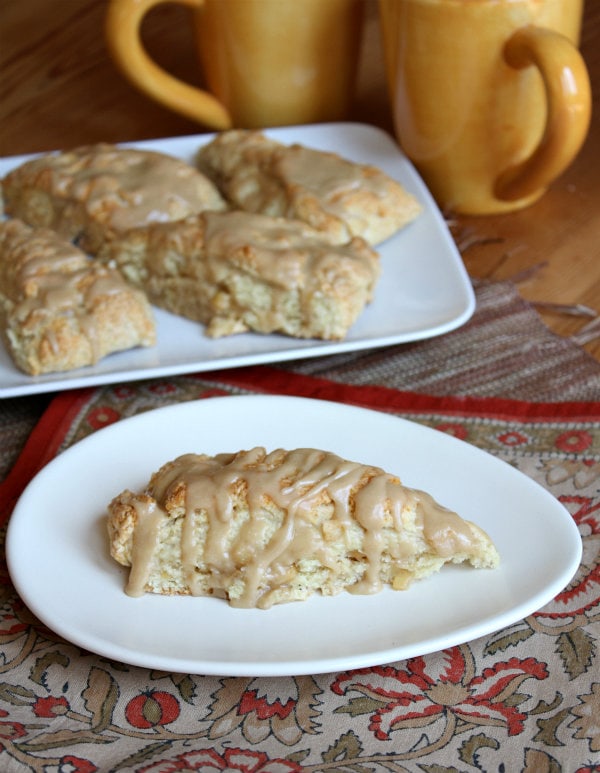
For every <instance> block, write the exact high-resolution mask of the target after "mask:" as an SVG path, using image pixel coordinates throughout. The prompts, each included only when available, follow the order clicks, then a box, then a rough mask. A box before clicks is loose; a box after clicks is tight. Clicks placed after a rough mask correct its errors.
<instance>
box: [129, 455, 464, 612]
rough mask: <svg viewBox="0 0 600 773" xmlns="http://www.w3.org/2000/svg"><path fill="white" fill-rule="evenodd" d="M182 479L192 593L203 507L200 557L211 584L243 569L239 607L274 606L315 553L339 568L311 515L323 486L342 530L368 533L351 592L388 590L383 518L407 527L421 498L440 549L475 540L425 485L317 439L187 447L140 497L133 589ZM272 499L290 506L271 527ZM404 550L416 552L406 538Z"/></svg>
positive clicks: (184, 554) (222, 583)
mask: <svg viewBox="0 0 600 773" xmlns="http://www.w3.org/2000/svg"><path fill="white" fill-rule="evenodd" d="M240 481H243V485H244V486H245V489H246V496H247V503H248V511H249V517H248V518H247V520H246V521H245V522H244V523H242V524H241V525H239V530H238V531H237V535H236V537H235V538H234V540H233V542H232V541H231V527H232V523H233V521H234V519H235V518H236V517H237V514H236V513H235V511H234V508H233V498H232V496H231V492H232V490H233V489H234V488H235V487H236V485H239V482H240ZM182 483H183V484H184V486H185V492H186V493H185V520H184V526H183V530H182V535H181V560H182V564H183V567H184V572H185V578H186V582H187V585H188V587H189V590H190V592H191V594H192V595H200V594H201V593H202V591H201V590H200V589H199V587H198V583H197V573H196V570H195V567H196V562H197V558H198V549H197V547H196V545H195V543H194V536H193V521H194V519H193V517H191V516H192V514H193V513H197V512H199V511H204V512H205V513H206V514H207V517H208V533H207V537H206V542H205V546H204V555H203V559H204V563H205V564H206V566H207V567H208V569H209V571H210V573H211V582H212V584H213V586H214V588H215V589H217V590H218V589H221V590H223V589H225V588H226V587H227V585H228V583H229V582H230V581H231V578H232V576H233V575H235V574H236V573H239V571H240V569H241V570H242V573H243V577H244V580H245V583H244V588H243V592H242V594H241V596H240V597H239V598H237V599H230V603H231V604H232V605H233V606H238V607H261V608H267V607H269V606H270V605H271V602H270V599H269V595H270V593H271V592H272V591H273V590H275V589H277V588H279V587H281V586H282V585H285V583H286V581H287V580H289V570H290V568H291V567H293V566H294V564H295V562H297V561H298V560H299V559H301V558H306V557H311V556H314V557H317V558H318V559H319V561H320V562H321V563H322V564H324V565H326V566H328V567H329V568H330V569H331V570H332V571H334V572H335V571H336V566H335V560H334V556H333V554H332V553H331V551H330V550H329V548H328V544H327V541H326V540H325V539H324V537H323V534H322V532H321V530H320V529H319V528H318V527H316V526H315V525H314V524H313V523H312V522H311V520H310V517H309V516H310V514H311V511H312V510H313V508H314V506H315V504H316V503H317V502H322V501H323V497H324V495H325V499H329V501H330V502H331V503H332V504H333V508H334V512H333V516H332V518H334V519H336V520H337V522H338V524H339V525H340V526H341V533H342V534H347V533H348V527H349V526H350V524H351V523H352V521H355V522H357V523H358V524H359V525H360V527H361V528H362V530H363V532H364V537H363V544H362V552H363V553H364V555H365V557H366V559H367V568H366V571H365V574H364V576H363V578H362V579H361V580H360V581H358V582H356V583H355V584H353V585H352V586H350V587H349V588H347V590H349V591H351V592H353V593H375V592H377V591H379V590H380V589H381V587H382V581H381V579H380V565H381V557H382V554H383V551H384V550H385V549H386V544H385V538H384V534H383V526H384V522H385V521H386V520H388V519H389V514H391V517H392V519H393V523H394V527H395V529H396V530H398V531H401V528H402V526H401V524H402V511H403V509H404V508H405V507H406V506H407V505H409V504H414V505H416V508H417V519H418V521H420V523H421V524H422V526H423V529H424V536H425V539H426V541H427V542H428V543H429V544H430V546H431V547H432V549H433V550H435V551H436V552H437V554H438V555H440V556H450V555H451V554H453V553H454V552H455V551H457V550H460V551H461V552H464V553H469V552H473V551H474V549H475V546H474V539H473V534H472V533H471V531H470V528H469V526H468V523H467V522H465V521H463V519H461V518H460V517H459V516H458V515H456V513H453V512H451V511H450V510H447V509H446V508H444V507H442V506H441V505H439V504H437V502H435V500H434V499H433V498H432V497H431V496H429V495H428V494H425V493H423V492H421V491H417V490H414V489H409V488H406V487H404V486H402V485H401V484H400V481H399V480H398V479H397V478H396V477H394V476H392V475H389V474H387V473H385V472H384V471H383V470H381V469H380V468H378V467H371V466H366V465H363V464H359V463H356V462H350V461H346V460H344V459H342V458H340V457H339V456H336V455H335V454H333V453H329V452H325V451H320V450H316V449H310V448H300V449H296V450H293V451H285V450H283V449H277V450H275V451H272V452H271V453H268V454H267V453H266V451H265V449H264V448H261V447H257V448H253V449H251V450H249V451H240V452H239V453H236V454H219V455H217V456H215V457H210V458H209V457H205V456H199V455H196V454H185V455H183V456H181V457H179V458H178V459H176V460H175V461H174V462H172V463H170V464H168V465H165V467H164V468H163V469H162V470H161V471H159V473H158V474H157V475H156V476H154V478H153V480H152V481H151V486H150V488H149V490H148V492H147V493H148V494H149V495H150V496H146V497H137V498H136V499H135V507H136V510H137V516H138V522H137V528H136V530H135V532H134V542H133V551H132V562H131V563H132V571H131V573H130V577H129V583H128V586H127V593H128V594H129V595H132V596H139V595H142V594H143V593H144V587H145V584H146V582H147V579H148V577H149V574H150V571H151V564H152V559H153V555H154V552H155V550H156V547H157V544H158V540H159V531H160V525H161V521H162V520H163V519H165V518H169V517H172V516H169V514H168V512H167V511H166V510H164V509H163V508H162V507H161V505H160V503H161V502H165V500H166V499H168V497H169V496H170V494H172V492H173V488H174V487H179V486H181V484H182ZM269 499H270V500H272V502H274V503H275V505H276V506H277V507H278V508H280V509H281V510H282V511H283V512H284V513H285V515H284V517H283V521H282V522H281V524H280V525H279V526H278V527H277V528H276V529H275V531H274V533H273V534H271V535H270V536H268V529H269V525H270V523H271V521H270V519H269V517H268V514H267V513H266V511H265V502H266V501H268V500H269ZM261 545H264V547H260V546H261ZM406 551H407V554H410V553H412V550H411V549H410V547H409V546H408V545H407V546H406ZM396 557H399V556H396Z"/></svg>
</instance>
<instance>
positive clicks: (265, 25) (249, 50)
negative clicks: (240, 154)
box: [106, 0, 362, 129]
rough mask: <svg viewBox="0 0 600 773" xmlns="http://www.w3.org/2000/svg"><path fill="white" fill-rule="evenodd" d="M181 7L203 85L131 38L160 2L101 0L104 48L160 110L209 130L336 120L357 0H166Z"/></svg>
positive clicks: (358, 17)
mask: <svg viewBox="0 0 600 773" xmlns="http://www.w3.org/2000/svg"><path fill="white" fill-rule="evenodd" d="M175 1H176V2H178V3H180V4H182V5H187V6H190V7H191V8H192V9H193V12H194V27H195V34H196V39H197V43H198V54H199V58H200V66H201V69H202V73H203V76H204V79H205V81H206V85H207V89H208V90H202V89H199V88H196V87H194V86H192V85H190V84H188V83H184V82H183V81H181V80H179V79H177V78H175V77H174V76H173V75H171V74H169V73H168V72H166V71H165V70H164V69H163V68H161V67H159V66H158V65H157V64H156V63H155V62H154V61H152V59H151V58H150V57H149V56H148V54H147V53H146V51H145V50H144V48H143V45H142V43H141V40H140V25H141V23H142V21H143V18H144V16H145V15H146V13H147V12H148V11H149V10H150V9H151V8H152V7H153V6H155V5H158V4H160V3H161V2H165V0H111V2H110V5H109V7H108V13H107V18H106V32H107V41H108V46H109V50H110V52H111V54H112V56H113V58H114V60H115V62H116V63H117V65H118V66H119V67H120V69H121V70H122V72H123V73H124V74H125V75H126V76H127V77H128V78H129V79H130V80H131V81H132V82H133V83H134V84H135V85H136V86H137V87H138V88H139V89H141V90H142V91H144V92H145V93H147V94H148V95H149V96H151V97H153V98H154V99H156V100H158V101H159V102H162V103H163V104H164V105H166V106H167V107H169V108H171V109H172V110H175V111H176V112H179V113H182V114H183V115H185V116H186V117H188V118H192V119H193V120H196V121H199V122H200V123H202V124H205V125H206V126H208V127H210V128H213V129H228V128H231V127H232V126H235V127H239V128H255V127H266V126H280V125H286V124H288V125H289V124H301V123H312V122H319V121H330V120H338V119H341V118H344V117H346V115H347V111H348V109H349V107H350V104H351V99H352V96H353V86H354V81H355V76H356V68H357V62H358V53H359V46H360V33H361V24H362V0H175Z"/></svg>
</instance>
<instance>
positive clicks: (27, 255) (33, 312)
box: [0, 219, 156, 376]
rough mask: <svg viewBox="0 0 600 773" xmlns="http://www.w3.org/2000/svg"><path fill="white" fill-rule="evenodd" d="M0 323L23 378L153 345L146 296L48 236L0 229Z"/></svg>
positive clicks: (8, 226) (7, 226) (16, 223)
mask: <svg viewBox="0 0 600 773" xmlns="http://www.w3.org/2000/svg"><path fill="white" fill-rule="evenodd" d="M0 323H1V332H2V337H3V339H4V342H5V344H6V347H7V349H8V351H9V353H10V355H11V357H12V358H13V360H14V362H15V364H16V365H17V366H18V367H19V368H20V369H21V370H23V371H24V372H25V373H28V374H30V375H33V376H36V375H39V374H41V373H50V372H54V371H66V370H72V369H74V368H81V367H83V366H86V365H92V364H93V363H95V362H97V361H98V360H99V359H101V358H102V357H104V356H106V355H107V354H110V353H111V352H116V351H120V350H123V349H131V348H133V347H136V346H152V345H153V344H154V343H155V339H156V334H155V325H154V318H153V314H152V309H151V307H150V304H149V303H148V301H147V299H146V297H145V295H144V294H143V293H142V292H140V290H138V289H136V288H135V287H132V286H131V285H130V284H129V283H127V282H126V281H125V280H124V279H123V277H122V276H121V274H120V273H119V272H118V271H115V270H114V269H110V268H107V267H106V266H103V265H101V264H100V263H95V262H94V261H93V260H92V259H90V258H88V257H87V255H85V254H84V253H83V252H82V251H81V250H79V249H78V248H77V247H75V246H74V245H73V244H72V243H71V242H68V241H66V240H65V239H62V238H61V237H60V236H58V234H56V233H55V232H54V231H50V230H49V229H32V228H30V227H29V226H27V225H25V224H24V223H22V222H21V221H20V220H17V219H13V220H6V221H3V222H0Z"/></svg>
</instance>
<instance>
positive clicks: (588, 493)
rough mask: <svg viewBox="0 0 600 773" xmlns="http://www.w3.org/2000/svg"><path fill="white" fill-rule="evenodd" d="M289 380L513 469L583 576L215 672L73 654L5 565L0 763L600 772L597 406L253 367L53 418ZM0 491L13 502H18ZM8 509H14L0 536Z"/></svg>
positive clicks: (61, 429) (85, 404)
mask: <svg viewBox="0 0 600 773" xmlns="http://www.w3.org/2000/svg"><path fill="white" fill-rule="evenodd" d="M284 390H285V391H287V393H290V394H293V393H297V394H302V395H304V396H315V397H324V398H326V399H342V397H343V399H345V400H347V401H352V402H355V403H357V404H362V405H366V406H370V407H372V408H375V409H382V410H386V411H388V412H392V413H396V414H397V415H399V416H403V417H407V418H410V419H412V420H414V421H419V422H421V423H423V424H426V425H428V426H431V427H434V428H436V429H438V430H439V431H441V432H449V433H451V434H453V435H455V436H457V437H459V438H461V439H462V440H464V441H465V442H468V443H472V444H474V445H476V446H478V447H479V448H482V449H484V450H485V451H488V452H490V453H492V454H494V455H496V456H498V457H500V458H502V459H504V460H505V461H506V462H508V463H509V464H511V465H513V466H515V467H516V468H517V469H519V470H521V471H522V472H523V473H524V474H526V475H528V476H529V477H531V478H533V479H534V480H536V481H537V482H538V483H540V484H541V485H542V486H544V487H545V488H546V489H548V490H549V491H550V492H551V493H552V494H553V495H554V496H555V497H557V498H558V499H559V500H560V501H561V502H562V503H563V504H564V505H565V507H566V508H567V509H568V510H569V512H570V513H571V515H572V517H573V519H574V520H575V522H576V523H577V525H578V527H579V530H580V533H581V536H582V540H583V545H584V552H583V560H582V563H581V566H580V568H579V570H578V572H577V574H576V576H575V577H574V578H573V580H572V582H571V583H570V584H569V586H568V587H567V588H565V589H564V590H563V591H562V592H561V593H559V594H558V596H557V597H556V598H555V599H554V600H553V601H552V602H551V603H550V604H548V605H547V606H546V607H544V608H543V609H541V610H539V611H537V612H536V613H535V614H533V615H531V616H529V617H528V618H526V619H524V620H521V621H519V622H517V623H515V624H513V625H511V626H509V627H508V628H505V629H503V630H500V631H498V632H496V633H494V634H492V635H490V636H487V637H484V638H481V639H478V640H476V641H471V642H468V643H465V644H462V645H460V646H457V647H452V648H450V649H448V650H444V651H442V652H437V653H433V654H431V655H426V656H423V657H414V658H411V659H409V660H406V661H400V662H396V663H390V664H382V665H381V666H377V667H371V668H364V669H358V670H355V671H347V672H343V673H334V674H315V675H311V676H300V677H286V678H283V677H281V678H251V677H236V678H232V677H229V678H219V677H208V676H202V675H194V674H174V673H164V672H157V671H152V670H149V669H142V668H137V667H133V666H129V665H126V664H123V663H115V662H111V661H108V660H106V659H104V658H101V657H99V656H96V655H94V654H92V653H89V652H85V651H82V650H80V649H78V648H77V647H75V646H73V645H71V644H70V643H68V642H65V641H63V640H61V639H60V638H58V637H57V636H56V635H54V634H53V633H52V632H51V631H49V630H48V629H46V628H45V627H44V626H43V625H42V624H41V623H40V622H39V621H38V620H36V619H35V618H34V617H33V616H32V615H31V613H30V612H29V611H28V609H27V607H26V606H25V605H24V604H23V603H22V601H21V600H20V599H19V597H18V595H17V594H16V592H15V590H14V588H13V587H12V585H11V583H10V580H9V578H8V575H7V572H6V566H5V565H4V566H3V572H2V586H1V587H2V597H3V599H2V612H1V616H0V655H1V661H0V668H1V670H2V675H1V677H0V769H1V770H3V771H6V772H7V773H17V772H18V773H20V772H21V771H29V770H33V771H43V772H44V773H93V772H94V771H135V772H136V773H176V772H177V771H185V772H186V773H187V772H188V771H203V772H206V773H208V772H209V771H210V773H218V772H220V771H240V772H242V773H263V772H264V773H288V772H290V773H295V772H296V771H315V772H316V771H320V772H321V771H332V773H334V772H336V773H339V772H340V771H342V772H343V773H350V771H352V772H353V773H367V772H371V771H373V772H374V771H377V772H379V771H381V772H382V773H383V772H384V771H386V772H389V771H393V772H394V773H399V772H403V771H410V772H412V771H428V772H429V773H450V771H460V773H463V772H464V773H467V772H475V771H506V772H507V773H508V771H517V770H519V771H527V772H528V773H538V771H548V772H550V771H569V773H571V772H573V773H575V772H576V773H583V772H584V771H586V772H588V771H589V772H591V771H600V762H599V760H600V725H599V722H598V717H599V716H600V656H599V653H598V641H599V635H598V634H599V620H600V603H599V598H600V593H599V583H600V574H599V571H600V570H599V564H598V548H599V545H600V404H591V403H587V404H580V403H574V404H568V405H567V404H565V405H563V406H562V407H561V409H560V411H553V408H552V406H548V407H547V410H545V409H544V408H543V406H542V407H540V406H539V405H538V406H536V407H535V408H532V406H531V404H525V403H518V402H511V401H506V400H503V401H502V402H501V403H500V402H499V401H494V400H488V401H485V400H484V401H481V400H479V401H471V402H469V401H468V400H465V399H463V398H457V399H451V398H443V399H442V398H427V397H424V396H423V395H419V396H415V395H412V394H411V393H400V392H394V390H387V391H385V390H379V391H377V390H375V391H374V390H372V389H370V388H368V387H365V388H361V387H358V386H356V387H350V388H348V389H346V390H343V389H342V388H341V386H340V385H334V384H333V383H328V382H325V381H324V380H317V379H313V378H311V377H308V376H297V375H296V376H294V375H292V374H289V373H286V374H285V379H283V377H282V373H281V372H280V371H279V372H276V371H271V370H269V369H267V368H257V369H248V370H247V371H237V372H236V371H232V372H231V373H223V374H204V375H203V376H201V377H194V376H189V377H181V378H177V379H173V380H166V381H155V382H146V383H141V384H136V385H129V386H126V387H106V388H101V389H98V390H93V391H90V392H89V393H83V394H80V395H78V396H77V398H75V397H73V402H72V405H71V407H70V409H69V411H67V412H65V413H64V414H62V419H61V421H59V420H58V419H57V422H56V428H55V437H57V436H60V437H59V439H60V443H58V450H61V449H63V448H66V447H67V446H70V445H72V444H73V443H75V442H77V441H78V440H79V439H81V438H82V437H84V436H86V435H88V434H90V433H92V432H94V431H96V430H97V429H99V428H101V427H103V426H106V425H107V424H109V423H112V422H114V421H118V420H119V419H120V418H122V417H126V416H130V415H133V414H135V413H138V412H140V411H143V410H148V409H150V408H153V407H157V406H159V405H165V404H169V403H173V402H179V401H183V400H190V399H202V398H207V397H210V396H212V395H221V394H232V393H235V394H239V393H249V392H256V391H263V392H265V391H266V392H268V391H278V392H282V391H284ZM340 395H341V397H340ZM336 396H337V397H336ZM62 401H63V405H64V401H65V398H64V397H63V398H62ZM73 406H75V407H76V410H75V408H74V407H73ZM53 410H54V411H56V410H57V408H56V406H55V405H54V404H52V405H51V406H50V408H49V409H48V411H49V414H50V418H51V412H52V411H53ZM554 413H556V414H557V415H553V414H554ZM45 418H46V424H45V432H46V433H47V431H48V430H47V428H48V421H49V417H48V416H46V417H45ZM32 453H34V451H32V449H31V447H29V448H28V449H26V451H25V455H29V456H30V457H31V454H32ZM39 453H41V451H39ZM34 461H35V460H32V459H31V458H30V459H26V460H25V462H26V463H25V462H24V463H23V464H22V465H21V469H22V470H25V469H26V468H28V466H29V465H30V464H33V463H34ZM23 475H24V476H25V478H26V473H23ZM24 482H26V480H25V479H24V480H23V483H24ZM13 485H14V480H13ZM5 491H6V490H5ZM0 493H2V491H1V490H0ZM1 501H2V504H3V506H5V507H6V504H7V503H8V502H9V498H8V497H7V498H6V499H4V498H2V500H1ZM9 515H10V507H6V509H5V512H4V529H3V532H2V534H3V535H4V530H5V526H6V521H7V519H8V517H9ZM540 539H543V535H540ZM55 571H60V567H56V568H55ZM307 636H310V632H307Z"/></svg>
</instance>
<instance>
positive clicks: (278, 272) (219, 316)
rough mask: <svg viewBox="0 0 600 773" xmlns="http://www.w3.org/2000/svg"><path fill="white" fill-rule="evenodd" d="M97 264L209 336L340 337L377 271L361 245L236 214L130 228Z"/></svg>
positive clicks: (295, 224)
mask: <svg viewBox="0 0 600 773" xmlns="http://www.w3.org/2000/svg"><path fill="white" fill-rule="evenodd" d="M98 259H99V260H101V261H103V262H106V263H108V265H111V266H114V267H116V268H118V269H119V270H120V271H121V272H122V273H123V275H124V276H125V277H126V278H127V279H128V280H129V281H131V282H133V283H134V284H136V285H137V286H139V287H141V288H143V289H144V290H145V292H146V293H147V294H148V297H149V298H150V300H151V302H152V303H154V304H155V305H157V306H160V307H162V308H164V309H167V310H168V311H171V312H173V313H175V314H179V315H183V316H185V317H188V318H190V319H193V320H196V321H199V322H202V323H204V324H205V325H206V326H207V327H206V333H207V335H209V336H211V337H218V336H224V335H230V334H233V333H241V332H244V331H247V330H252V331H256V332H260V333H283V334H286V335H290V336H295V337H300V338H321V339H340V338H343V337H344V336H345V335H346V334H347V332H348V329H349V328H350V326H351V325H352V324H353V323H354V322H355V320H356V319H357V318H358V316H359V315H360V314H361V312H362V310H363V309H364V307H365V304H367V303H368V302H369V301H370V300H371V298H372V296H373V290H374V287H375V284H376V282H377V279H378V276H379V271H380V265H379V256H378V255H377V253H376V252H375V251H374V250H373V249H372V248H371V247H369V245H368V244H367V243H366V242H365V241H363V240H362V239H353V240H351V241H350V242H348V243H347V244H345V245H329V244H327V243H325V242H323V240H322V239H321V238H320V235H319V234H318V233H317V232H316V231H315V230H314V229H312V228H310V227H309V226H307V225H305V224H304V223H301V222H300V221H297V220H288V219H286V218H272V217H268V216H266V215H254V214H250V213H248V212H241V211H229V212H204V213H202V214H200V215H198V216H197V217H194V218H189V219H187V220H185V221H180V222H178V223H157V224H154V225H151V226H149V227H146V228H139V229H134V230H132V231H130V232H129V233H128V234H126V235H125V236H124V237H122V238H120V239H115V240H113V241H112V242H110V243H108V244H107V245H105V247H104V248H103V249H102V250H100V252H99V253H98Z"/></svg>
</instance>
